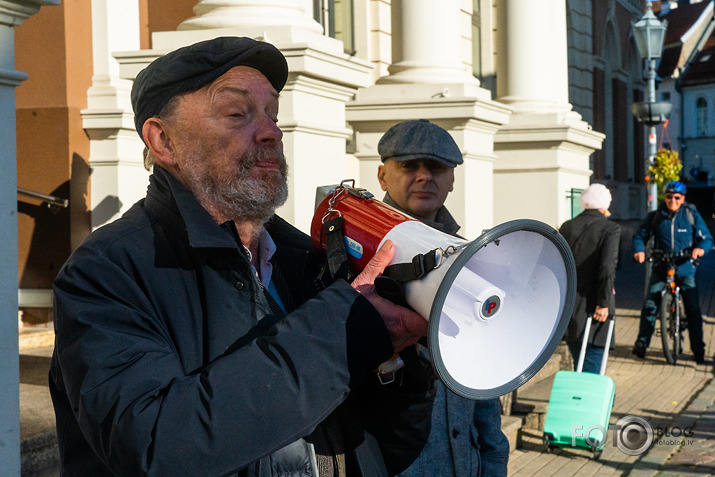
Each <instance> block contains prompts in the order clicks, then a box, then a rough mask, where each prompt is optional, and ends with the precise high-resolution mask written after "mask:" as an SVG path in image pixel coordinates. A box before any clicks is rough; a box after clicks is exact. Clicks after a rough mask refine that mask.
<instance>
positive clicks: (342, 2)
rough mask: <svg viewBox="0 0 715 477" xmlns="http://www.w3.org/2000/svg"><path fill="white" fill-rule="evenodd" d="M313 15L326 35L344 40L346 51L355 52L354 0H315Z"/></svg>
mask: <svg viewBox="0 0 715 477" xmlns="http://www.w3.org/2000/svg"><path fill="white" fill-rule="evenodd" d="M313 17H314V18H315V20H316V21H317V22H318V23H320V24H321V25H323V28H324V29H325V34H326V35H328V36H329V37H331V38H335V39H337V40H340V41H342V42H343V45H344V50H345V53H347V54H349V55H353V54H355V35H354V24H353V0H313Z"/></svg>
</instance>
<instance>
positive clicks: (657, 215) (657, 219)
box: [648, 209, 663, 238]
mask: <svg viewBox="0 0 715 477" xmlns="http://www.w3.org/2000/svg"><path fill="white" fill-rule="evenodd" d="M662 221H663V214H662V213H661V211H660V209H657V210H656V211H654V212H653V218H652V219H651V221H650V230H649V231H648V237H649V238H650V237H653V236H654V235H655V229H656V228H657V227H658V225H660V223H661V222H662Z"/></svg>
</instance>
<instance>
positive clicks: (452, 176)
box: [449, 167, 455, 192]
mask: <svg viewBox="0 0 715 477" xmlns="http://www.w3.org/2000/svg"><path fill="white" fill-rule="evenodd" d="M454 169H455V168H454V167H452V170H451V171H450V172H451V174H450V180H449V191H450V192H452V191H453V190H454Z"/></svg>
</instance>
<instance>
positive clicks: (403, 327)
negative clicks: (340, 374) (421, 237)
mask: <svg viewBox="0 0 715 477" xmlns="http://www.w3.org/2000/svg"><path fill="white" fill-rule="evenodd" d="M394 255H395V250H394V245H393V244H392V242H391V241H390V240H386V241H385V243H384V244H383V245H382V247H381V248H380V250H378V251H377V253H375V256H374V257H372V260H370V262H369V263H368V264H367V266H366V267H365V269H364V270H363V271H362V273H360V275H358V276H357V277H355V280H353V282H352V287H353V288H354V289H355V290H357V291H358V293H360V294H361V295H362V296H364V297H365V298H367V299H368V300H369V301H370V303H371V304H372V306H374V307H375V309H376V310H377V311H378V313H380V315H381V316H382V319H383V321H384V322H385V326H387V331H388V332H389V333H390V338H391V339H392V346H393V347H394V348H395V351H402V350H403V349H405V348H406V347H408V346H410V345H413V344H415V343H417V340H419V339H420V338H421V337H423V336H427V329H428V326H427V320H426V319H425V318H423V317H422V316H420V315H419V314H418V313H417V312H415V311H413V310H410V309H409V308H405V307H403V306H399V305H395V304H394V303H392V302H391V301H389V300H387V299H385V298H382V297H381V296H380V295H378V294H377V292H376V291H375V278H377V277H378V276H380V274H381V273H382V271H383V270H385V267H386V266H388V265H389V264H390V260H392V257H393V256H394Z"/></svg>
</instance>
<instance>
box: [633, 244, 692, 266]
mask: <svg viewBox="0 0 715 477" xmlns="http://www.w3.org/2000/svg"><path fill="white" fill-rule="evenodd" d="M692 254H693V249H692V248H686V249H683V250H681V251H680V252H676V253H673V252H668V251H666V250H660V249H653V250H651V251H650V253H649V254H647V255H646V260H647V261H649V262H656V263H658V262H665V263H668V264H672V265H675V266H678V265H682V264H684V263H686V262H690V263H692V264H693V265H695V266H696V267H697V266H698V265H700V260H699V259H697V258H693V256H692Z"/></svg>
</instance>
